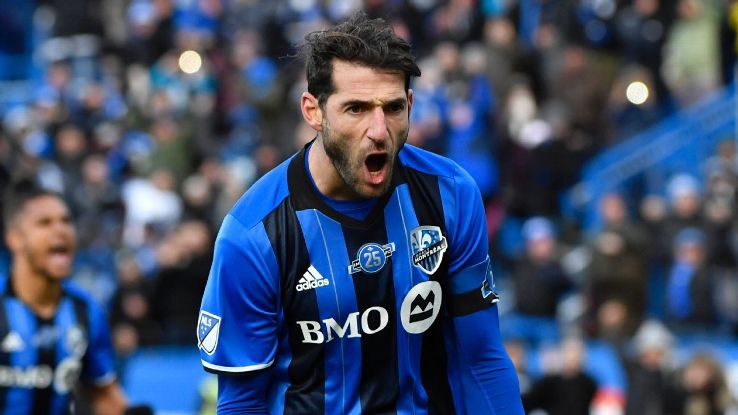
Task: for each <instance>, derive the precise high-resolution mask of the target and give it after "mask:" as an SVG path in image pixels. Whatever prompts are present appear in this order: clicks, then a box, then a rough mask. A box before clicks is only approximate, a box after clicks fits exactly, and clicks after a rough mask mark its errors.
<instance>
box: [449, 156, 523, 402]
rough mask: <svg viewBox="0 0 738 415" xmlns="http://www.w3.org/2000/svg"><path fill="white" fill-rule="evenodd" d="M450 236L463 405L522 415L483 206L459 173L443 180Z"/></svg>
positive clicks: (473, 187) (473, 185)
mask: <svg viewBox="0 0 738 415" xmlns="http://www.w3.org/2000/svg"><path fill="white" fill-rule="evenodd" d="M441 186H443V187H444V188H445V189H446V190H447V192H445V194H448V195H453V198H446V199H445V200H444V214H445V215H446V229H447V231H448V233H449V237H450V240H451V242H450V249H451V261H450V263H449V280H448V282H447V285H446V289H447V292H448V294H449V297H448V298H449V299H448V302H447V303H446V305H447V309H448V312H449V315H450V317H451V325H452V330H450V332H451V333H452V335H453V339H452V340H453V342H454V345H455V347H456V354H457V358H456V362H457V364H458V365H459V374H460V375H461V381H462V387H463V396H462V397H461V399H463V402H464V406H465V407H466V408H467V411H469V412H473V413H475V414H495V415H501V414H504V415H508V414H515V415H517V414H524V412H523V407H522V403H521V399H520V388H519V386H518V379H517V375H516V373H515V368H514V367H513V365H512V362H511V361H510V358H509V357H508V355H507V352H506V351H505V348H504V346H503V344H502V338H501V335H500V328H499V318H498V314H497V305H496V304H497V301H498V297H497V294H496V293H495V292H494V280H493V277H492V272H491V266H490V259H489V255H488V249H489V246H488V238H487V225H486V219H485V214H484V205H483V204H482V198H481V195H480V194H479V189H478V188H477V186H476V183H475V182H474V180H473V179H472V178H471V177H470V176H469V175H468V174H467V173H466V172H464V171H463V170H461V169H460V168H459V169H458V171H457V174H456V175H455V176H454V178H453V180H448V179H444V180H442V181H441Z"/></svg>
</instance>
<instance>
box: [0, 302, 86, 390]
mask: <svg viewBox="0 0 738 415" xmlns="http://www.w3.org/2000/svg"><path fill="white" fill-rule="evenodd" d="M73 308H74V307H73V305H72V304H71V301H67V300H65V301H62V303H61V304H60V306H59V310H58V312H57V315H56V316H55V317H54V318H53V319H49V320H45V319H41V318H39V317H37V316H36V315H35V314H33V312H31V311H30V309H28V307H26V306H25V305H24V304H22V303H21V302H20V301H19V300H18V299H16V298H14V297H9V298H6V299H5V300H4V310H3V311H4V313H5V317H6V318H5V325H4V327H3V328H2V330H1V332H0V336H1V337H0V390H2V389H21V390H44V389H49V390H53V391H54V392H55V393H56V394H59V395H65V394H68V393H69V392H70V391H71V390H72V388H73V387H74V385H75V384H76V382H77V379H78V378H79V374H80V371H81V368H82V359H83V357H84V355H85V353H86V351H87V347H88V338H87V329H86V327H85V325H84V324H82V323H80V322H79V321H77V318H76V315H75V312H74V311H73V310H72V309H73Z"/></svg>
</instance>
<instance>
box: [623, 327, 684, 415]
mask: <svg viewBox="0 0 738 415" xmlns="http://www.w3.org/2000/svg"><path fill="white" fill-rule="evenodd" d="M674 340H675V338H674V336H673V335H672V334H671V333H670V332H669V330H668V329H667V328H666V327H665V326H664V325H663V324H661V323H660V322H658V321H656V320H647V321H644V322H643V324H641V326H640V327H639V328H638V332H637V333H636V334H635V336H634V337H633V356H631V355H627V356H624V359H625V364H624V366H625V368H626V371H627V375H628V392H627V396H628V402H627V406H626V409H625V414H626V415H663V414H667V413H669V412H667V409H668V408H670V407H671V402H670V401H669V400H670V399H671V398H672V397H673V396H674V392H675V391H674V387H675V385H674V376H673V367H672V364H673V362H672V359H673V357H674V356H673V355H672V354H673V346H674Z"/></svg>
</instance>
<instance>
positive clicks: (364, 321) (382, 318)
mask: <svg viewBox="0 0 738 415" xmlns="http://www.w3.org/2000/svg"><path fill="white" fill-rule="evenodd" d="M372 311H376V312H378V313H379V325H378V326H377V328H375V329H372V328H371V327H369V313H371V312H372ZM388 322H389V314H388V313H387V310H385V309H384V308H382V307H369V308H367V309H366V311H365V312H364V314H362V315H361V330H363V331H364V333H366V334H374V333H376V332H378V331H380V330H382V329H383V328H385V327H387V323H388Z"/></svg>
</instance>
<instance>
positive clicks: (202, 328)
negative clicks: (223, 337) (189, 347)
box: [197, 310, 220, 355]
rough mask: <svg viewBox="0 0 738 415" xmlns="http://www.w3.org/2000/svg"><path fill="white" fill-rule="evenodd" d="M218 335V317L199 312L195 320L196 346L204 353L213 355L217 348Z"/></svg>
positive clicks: (203, 311) (202, 311)
mask: <svg viewBox="0 0 738 415" xmlns="http://www.w3.org/2000/svg"><path fill="white" fill-rule="evenodd" d="M219 333H220V317H218V316H216V315H215V314H211V313H208V312H207V311H205V310H201V311H200V317H198V319H197V346H198V347H199V348H200V349H202V350H203V351H204V352H205V353H207V354H209V355H211V354H213V353H214V352H215V348H216V347H218V334H219Z"/></svg>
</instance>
